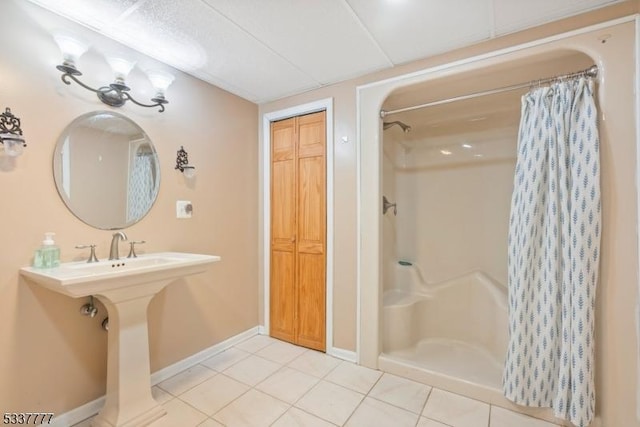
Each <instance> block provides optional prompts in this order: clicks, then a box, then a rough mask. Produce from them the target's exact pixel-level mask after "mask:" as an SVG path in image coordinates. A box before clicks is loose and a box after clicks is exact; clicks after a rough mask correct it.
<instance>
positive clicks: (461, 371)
mask: <svg viewBox="0 0 640 427" xmlns="http://www.w3.org/2000/svg"><path fill="white" fill-rule="evenodd" d="M381 356H382V357H385V358H389V359H395V360H397V361H399V362H404V363H405V364H408V365H412V366H414V367H416V368H419V369H424V370H427V371H432V372H437V373H438V374H440V375H444V376H448V377H453V378H457V379H460V380H464V381H468V382H471V383H475V384H482V385H484V386H486V387H489V388H494V389H500V388H501V386H502V363H501V362H500V361H498V360H496V359H495V358H494V357H493V356H492V355H491V353H489V352H488V351H487V350H485V349H484V348H482V347H480V346H476V345H473V344H469V343H466V342H462V341H456V340H450V339H439V338H429V339H423V340H421V341H419V342H417V343H416V345H415V346H412V347H408V348H404V349H400V350H395V351H390V352H385V353H382V354H381Z"/></svg>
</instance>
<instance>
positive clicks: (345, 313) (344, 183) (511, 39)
mask: <svg viewBox="0 0 640 427" xmlns="http://www.w3.org/2000/svg"><path fill="white" fill-rule="evenodd" d="M639 5H640V2H638V1H637V0H630V1H625V2H622V3H620V4H617V5H614V6H611V7H607V8H603V9H600V10H597V11H595V12H591V13H587V14H583V15H580V16H577V17H573V18H569V19H565V20H561V21H558V22H555V23H552V24H548V25H545V26H542V27H538V28H534V29H531V30H526V31H522V32H518V33H514V34H511V35H508V36H504V37H500V38H498V39H495V40H492V41H488V42H484V43H479V44H477V45H474V46H470V47H468V48H463V49H458V50H453V51H450V52H447V53H444V54H442V55H437V56H434V57H431V58H427V59H424V60H420V61H416V62H411V63H409V64H406V65H401V66H398V67H395V68H394V69H392V70H386V71H382V72H377V73H373V74H369V75H367V76H364V77H361V78H357V79H353V80H349V81H346V82H342V83H339V84H335V85H331V86H327V87H323V88H321V89H317V90H313V91H309V92H306V93H303V94H300V95H295V96H291V97H287V98H284V99H280V100H277V101H274V102H269V103H264V104H261V105H260V107H259V114H260V117H262V115H264V114H265V113H269V112H273V111H278V110H282V109H285V108H289V107H293V106H296V105H300V104H304V103H307V102H313V101H316V100H319V99H324V98H328V97H333V100H334V141H333V144H334V149H335V163H334V182H335V185H334V206H335V212H334V229H335V233H334V248H335V250H334V256H333V259H334V278H333V284H334V294H333V295H334V298H333V304H334V305H333V310H334V315H333V327H334V343H333V344H334V346H335V347H338V348H343V349H347V350H352V351H355V349H356V333H357V332H356V329H357V328H356V308H357V301H356V300H357V298H356V297H357V284H356V280H357V264H356V261H357V244H358V231H357V217H356V215H357V193H356V183H357V163H356V87H357V86H359V85H362V84H366V83H370V82H375V81H378V80H382V79H385V78H389V77H393V76H399V75H402V74H406V73H410V72H413V71H417V70H422V69H425V68H429V67H433V66H435V65H439V64H446V63H449V62H452V61H455V60H459V59H463V58H468V57H471V56H475V55H480V54H482V53H486V52H491V51H494V50H497V49H502V48H505V47H509V46H513V45H517V44H521V43H526V42H528V41H531V40H536V39H540V38H543V37H547V36H550V35H553V34H559V33H562V32H566V31H570V30H573V29H577V28H582V27H585V26H588V25H592V24H596V23H599V22H604V21H607V20H611V19H615V18H617V17H621V16H627V15H630V14H633V13H637V12H638V10H639ZM354 60H357V58H354ZM343 136H346V137H348V140H349V142H348V143H343V142H342V141H341V138H342V137H343ZM262 140H263V138H262V135H261V136H260V141H261V143H262ZM362 146H363V147H364V148H363V149H365V150H366V146H367V144H366V141H362ZM262 149H263V147H262V145H261V150H262ZM261 155H262V154H261ZM260 173H262V171H260ZM261 188H262V186H261ZM261 224H262V222H261ZM260 238H262V230H260ZM259 261H260V271H261V272H262V271H263V269H264V266H263V264H262V259H260V260H259ZM263 279H264V278H263V275H262V274H261V281H262V282H263ZM263 283H264V282H263ZM365 285H369V284H363V286H365ZM262 297H263V296H262V295H260V298H262ZM260 309H261V311H260V316H261V318H262V306H260Z"/></svg>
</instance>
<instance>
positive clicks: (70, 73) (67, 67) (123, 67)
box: [53, 32, 173, 113]
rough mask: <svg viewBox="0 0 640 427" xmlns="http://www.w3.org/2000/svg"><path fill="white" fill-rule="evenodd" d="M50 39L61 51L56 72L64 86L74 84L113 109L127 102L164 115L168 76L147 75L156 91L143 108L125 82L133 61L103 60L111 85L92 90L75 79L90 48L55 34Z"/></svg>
mask: <svg viewBox="0 0 640 427" xmlns="http://www.w3.org/2000/svg"><path fill="white" fill-rule="evenodd" d="M53 38H54V39H55V41H56V43H57V44H58V47H59V48H60V50H61V51H62V59H63V60H62V64H60V65H58V66H56V68H57V69H58V71H61V72H62V76H61V78H62V81H63V82H64V83H65V84H67V85H70V84H71V80H73V81H74V82H76V83H78V84H79V85H80V86H82V87H83V88H85V89H87V90H90V91H92V92H95V93H96V95H98V98H99V99H100V101H102V102H104V103H105V104H107V105H110V106H112V107H122V106H123V105H124V104H125V103H126V102H127V101H131V102H133V103H134V104H136V105H139V106H141V107H159V111H160V112H161V113H162V112H163V111H164V104H167V103H168V102H169V101H167V99H166V98H165V92H166V90H167V88H168V87H169V85H171V83H172V82H173V76H172V75H171V74H169V73H166V72H164V71H147V76H148V77H149V80H150V81H151V84H152V85H153V87H154V88H155V90H156V94H155V96H154V97H153V98H151V102H152V104H144V103H142V102H138V101H136V100H135V99H134V98H133V96H131V94H130V93H129V91H130V90H131V88H130V87H129V86H127V84H126V82H125V80H126V78H127V76H128V75H129V72H130V71H131V70H132V69H133V67H134V66H135V65H136V63H135V61H131V60H128V59H126V58H123V57H120V56H106V57H105V59H106V60H107V62H108V63H109V65H110V66H111V69H112V70H113V74H114V81H113V83H111V84H109V85H106V86H100V87H99V88H98V89H94V88H92V87H91V86H88V85H86V84H84V83H82V82H81V81H80V79H78V77H79V76H81V75H82V72H80V70H78V69H77V68H76V62H77V61H78V59H79V58H80V57H81V56H82V55H83V54H84V53H85V52H86V51H87V50H88V49H89V45H88V44H87V43H85V42H83V41H82V40H80V39H77V38H75V37H73V36H71V35H69V34H66V33H64V32H57V33H56V34H55V35H54V36H53Z"/></svg>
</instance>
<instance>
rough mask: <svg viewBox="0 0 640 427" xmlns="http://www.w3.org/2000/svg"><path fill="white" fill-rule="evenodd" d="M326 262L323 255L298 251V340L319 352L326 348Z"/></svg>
mask: <svg viewBox="0 0 640 427" xmlns="http://www.w3.org/2000/svg"><path fill="white" fill-rule="evenodd" d="M324 264H325V262H324V255H315V254H299V256H298V272H299V273H298V279H297V282H298V290H299V298H298V334H297V335H298V336H297V343H298V344H300V345H302V346H305V347H309V348H313V349H315V350H320V351H324V350H325V348H326V345H325V341H326V339H325V310H326V304H325V265H324Z"/></svg>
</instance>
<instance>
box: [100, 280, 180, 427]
mask: <svg viewBox="0 0 640 427" xmlns="http://www.w3.org/2000/svg"><path fill="white" fill-rule="evenodd" d="M169 282H170V281H166V282H165V281H162V282H157V283H155V284H154V285H156V286H153V288H155V289H153V290H151V291H152V292H149V291H150V289H149V288H146V291H147V292H144V294H143V295H136V296H135V297H134V298H132V297H131V294H130V292H129V293H128V295H126V296H125V295H118V292H114V293H112V292H110V293H109V295H108V296H103V295H96V297H97V298H98V299H99V300H100V301H101V302H102V303H103V304H104V305H105V307H106V308H107V311H108V313H109V341H108V356H107V394H106V401H105V405H104V407H103V408H102V410H101V411H100V413H99V414H98V416H97V417H96V418H95V419H94V420H93V424H92V425H93V426H95V427H140V426H146V425H148V424H150V423H151V422H153V421H155V420H157V419H158V418H160V417H162V416H163V415H165V414H166V411H165V409H164V408H163V407H162V406H160V404H159V403H158V402H156V401H155V400H154V399H153V397H152V396H151V366H150V363H149V333H148V328H147V309H148V307H149V302H150V301H151V298H153V296H154V295H155V294H156V293H157V292H159V291H160V290H161V289H162V288H164V287H165V286H166V285H167V284H168V283H169ZM120 296H121V297H122V298H118V297H120Z"/></svg>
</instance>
